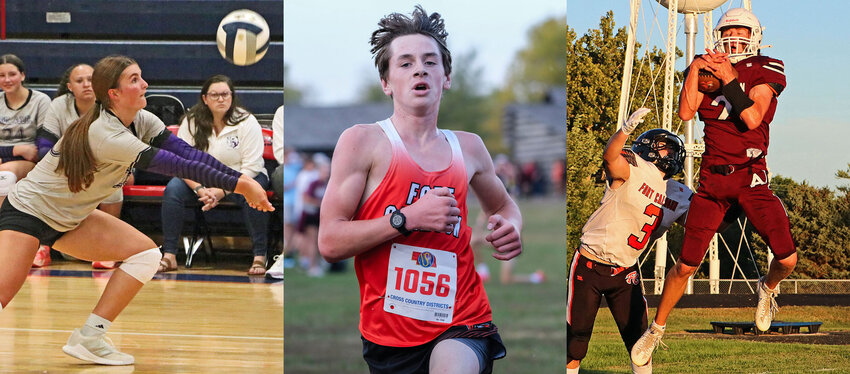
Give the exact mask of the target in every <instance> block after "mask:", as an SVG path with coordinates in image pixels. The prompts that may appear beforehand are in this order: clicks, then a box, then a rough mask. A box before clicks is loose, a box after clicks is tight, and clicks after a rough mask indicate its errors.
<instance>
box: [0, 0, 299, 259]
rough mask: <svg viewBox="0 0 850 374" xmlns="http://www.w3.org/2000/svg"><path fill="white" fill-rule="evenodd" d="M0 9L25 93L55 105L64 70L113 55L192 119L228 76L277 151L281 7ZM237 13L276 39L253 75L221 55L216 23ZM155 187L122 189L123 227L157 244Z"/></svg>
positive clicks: (154, 4)
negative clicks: (217, 80)
mask: <svg viewBox="0 0 850 374" xmlns="http://www.w3.org/2000/svg"><path fill="white" fill-rule="evenodd" d="M0 7H3V9H0V54H5V53H12V54H15V55H17V56H18V57H20V58H21V59H22V60H23V61H24V63H25V64H26V80H25V81H24V85H26V86H27V87H29V88H32V89H36V90H39V91H42V92H44V93H46V94H47V95H49V96H50V97H53V95H54V93H55V91H56V88H57V84H58V82H59V80H60V78H61V76H62V74H63V72H64V71H65V69H67V67H69V66H71V65H73V64H75V63H80V62H84V63H88V64H90V65H94V64H95V63H96V62H97V61H98V60H99V59H100V58H102V57H105V56H107V55H112V54H122V55H127V56H129V57H132V58H133V59H135V60H136V61H137V62H138V63H139V66H140V67H141V69H142V77H143V78H144V79H145V80H146V81H147V82H148V84H149V87H148V92H147V93H148V95H157V94H163V95H171V96H173V97H175V98H177V99H178V100H179V101H180V102H181V104H182V106H184V107H185V108H186V109H188V108H189V107H191V106H192V105H194V104H195V103H196V102H197V101H198V100H200V98H199V93H200V89H201V85H202V84H203V82H204V80H206V79H207V78H209V77H210V76H212V75H215V74H224V75H227V76H229V77H230V78H231V79H233V82H234V85H235V87H236V95H237V97H238V99H239V103H240V105H241V106H243V107H245V108H247V109H248V110H250V111H251V112H252V113H254V115H255V116H256V117H257V118H258V120H259V121H260V124H261V125H262V126H263V127H264V138H266V139H264V140H265V141H266V145H267V148H269V149H270V148H271V146H270V144H271V127H270V124H271V118H272V116H273V114H274V111H275V110H276V109H277V108H278V107H279V106H280V105H282V104H283V1H280V0H256V1H255V0H250V1H247V0H204V1H199V0H110V1H103V0H74V1H57V0H4V1H3V2H0ZM237 9H251V10H253V11H255V12H257V13H260V14H261V15H262V16H263V18H265V20H266V22H267V23H268V25H269V29H270V43H269V48H268V51H267V52H266V55H265V56H264V57H263V59H262V60H260V61H259V62H257V63H255V64H253V65H249V66H236V65H233V64H231V63H229V62H227V61H226V60H225V59H223V58H222V57H221V55H220V54H219V51H218V48H217V45H216V40H215V33H216V29H217V27H218V24H219V22H220V21H221V19H222V18H223V17H224V16H225V15H227V14H228V13H230V12H231V11H233V10H237ZM149 105H150V103H149ZM161 118H163V121H164V122H166V125H177V124H178V123H176V122H175V121H174V120H173V117H168V118H170V119H168V120H167V119H166V117H161ZM269 152H270V151H269ZM269 156H270V154H269ZM274 166H276V161H274V160H273V157H271V160H270V161H269V160H268V158H267V168H271V170H273V168H274ZM271 170H269V171H271ZM148 177H149V176H148ZM148 177H141V178H138V181H140V182H143V183H142V184H138V185H136V186H127V187H125V205H124V209H123V211H122V219H125V220H127V221H128V222H130V223H131V224H133V225H134V226H136V227H137V228H138V229H139V230H141V231H142V232H145V233H146V234H149V235H150V234H154V235H155V234H157V233H159V232H161V226H160V223H159V221H160V217H159V206H158V204H159V202H160V201H161V197H162V189H164V184H165V183H167V180H168V179H167V178H165V177H162V178H160V179H159V181H156V178H153V179H154V181H155V183H151V181H150V179H149V178H148ZM146 178H148V180H146ZM128 189H129V190H128ZM278 205H279V204H278ZM217 209H219V208H216V209H214V210H217ZM224 210H225V209H222V211H224ZM279 214H282V213H281V210H280V209H278V212H275V214H273V218H272V219H271V220H270V229H271V230H270V232H269V243H270V248H274V247H273V246H274V245H275V244H276V242H275V240H279V238H280V237H282V234H281V232H280V231H281V230H282V223H281V220H280V218H279V217H278V215H279ZM224 215H225V221H226V220H227V219H230V220H231V221H232V222H231V223H230V225H229V226H238V227H242V224H241V223H240V222H239V221H240V220H241V215H239V214H237V215H233V214H232V212H231V214H224ZM186 227H188V228H189V229H190V230H193V231H192V232H190V233H188V234H189V236H190V237H191V238H192V240H194V241H195V242H196V243H194V244H197V243H200V241H199V240H200V239H201V236H202V235H204V233H203V232H202V231H203V230H206V231H205V233H206V236H207V238H208V237H209V235H210V233H213V234H218V233H219V232H218V231H215V230H213V229H211V228H210V227H211V226H205V227H201V226H198V225H193V224H192V223H187V224H186ZM218 227H221V226H218ZM231 231H232V230H231ZM243 231H244V229H243ZM227 234H228V235H230V234H238V233H233V232H227ZM246 235H247V232H246ZM194 244H193V245H194ZM207 244H210V243H209V240H207ZM196 249H197V246H196ZM207 250H208V251H209V250H210V248H209V247H208V248H207Z"/></svg>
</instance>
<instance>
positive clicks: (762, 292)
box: [756, 277, 779, 331]
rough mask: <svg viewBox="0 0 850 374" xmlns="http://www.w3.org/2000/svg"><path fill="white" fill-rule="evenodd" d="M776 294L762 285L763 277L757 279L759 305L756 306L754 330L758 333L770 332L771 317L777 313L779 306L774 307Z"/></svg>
mask: <svg viewBox="0 0 850 374" xmlns="http://www.w3.org/2000/svg"><path fill="white" fill-rule="evenodd" d="M777 293H778V292H777V291H776V290H770V289H768V288H767V286H766V285H765V284H764V277H761V278H759V283H758V294H759V303H758V305H757V306H756V328H757V329H759V331H767V330H770V323H771V322H773V317H774V316H775V315H776V312H778V311H779V306H778V305H776V294H777Z"/></svg>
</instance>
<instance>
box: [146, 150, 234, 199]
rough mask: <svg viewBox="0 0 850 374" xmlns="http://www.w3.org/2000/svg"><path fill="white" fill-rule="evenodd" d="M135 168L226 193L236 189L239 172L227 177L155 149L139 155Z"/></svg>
mask: <svg viewBox="0 0 850 374" xmlns="http://www.w3.org/2000/svg"><path fill="white" fill-rule="evenodd" d="M136 167H138V168H140V169H144V170H147V171H152V172H155V173H160V174H165V175H171V176H175V177H180V178H187V179H191V180H193V181H196V182H198V183H201V184H203V185H204V186H210V187H218V188H221V189H223V190H226V191H233V190H235V189H236V182H237V181H238V180H239V176H240V175H242V174H241V173H239V172H235V173H236V175H229V174H225V173H222V172H221V171H218V170H216V169H214V168H212V167H211V166H209V165H207V164H205V163H203V162H200V161H194V160H187V159H185V158H182V157H180V156H178V155H176V154H174V153H171V152H169V151H167V150H164V149H159V148H156V147H150V148H148V149H146V150H145V151H142V153H140V154H139V158H138V162H136Z"/></svg>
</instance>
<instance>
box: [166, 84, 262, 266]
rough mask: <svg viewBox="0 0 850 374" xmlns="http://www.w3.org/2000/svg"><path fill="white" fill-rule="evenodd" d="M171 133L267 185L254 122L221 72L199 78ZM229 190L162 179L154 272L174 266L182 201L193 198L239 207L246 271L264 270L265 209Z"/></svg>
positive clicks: (203, 202)
mask: <svg viewBox="0 0 850 374" xmlns="http://www.w3.org/2000/svg"><path fill="white" fill-rule="evenodd" d="M177 136H178V137H179V138H181V139H183V140H185V141H186V142H187V143H189V144H190V145H192V146H193V147H195V148H197V149H199V150H201V151H204V152H207V153H209V154H210V155H211V156H213V157H215V158H216V159H217V160H219V161H220V162H221V163H223V164H225V165H227V166H229V167H230V168H233V169H235V170H238V171H239V172H241V173H242V174H244V175H246V176H248V177H251V178H253V179H254V180H255V181H257V182H258V183H259V184H260V185H261V186H263V188H266V189H268V187H269V178H268V176H267V175H266V170H265V166H264V162H263V134H262V129H261V128H260V123H259V122H257V119H256V118H254V115H252V114H251V113H249V112H248V111H247V110H246V109H245V108H242V107H240V106H239V103H238V100H237V99H236V96H235V92H234V89H233V81H232V80H230V78H228V77H227V76H224V75H214V76H212V77H210V78H209V79H207V80H206V82H204V85H203V87H202V88H201V95H200V100H199V101H198V103H197V104H195V106H193V107H192V108H190V109H189V111H188V112H187V113H186V115H185V116H184V118H183V120H182V121H181V124H180V130H178V132H177ZM231 192H232V191H225V190H222V189H221V188H215V187H208V186H204V185H203V184H201V183H198V182H197V181H194V180H191V179H186V178H183V179H181V178H173V179H171V181H170V182H168V185H167V186H166V187H165V192H164V193H163V201H162V231H163V244H162V250H163V252H164V255H163V258H162V264H161V265H160V268H159V272H166V271H173V270H176V269H177V244H178V239H179V238H180V233H181V232H182V231H183V218H184V212H185V209H183V207H184V205H185V204H186V202H188V201H191V200H195V199H197V200H198V201H199V202H200V204H199V205H202V206H201V210H203V211H209V210H210V209H213V208H215V207H216V206H217V205H218V203H219V202H220V201H222V199H225V200H228V201H231V202H234V203H236V204H238V205H240V206H241V207H242V215H243V220H244V222H245V226H246V227H247V229H248V232H249V234H250V235H251V242H252V246H253V250H254V261H253V263H252V264H251V267H250V268H249V269H248V275H263V274H265V273H266V246H267V245H266V243H267V241H268V221H269V213H268V212H261V211H258V210H255V209H251V207H250V206H248V204H247V203H246V202H245V198H243V197H242V196H241V195H235V194H232V193H231Z"/></svg>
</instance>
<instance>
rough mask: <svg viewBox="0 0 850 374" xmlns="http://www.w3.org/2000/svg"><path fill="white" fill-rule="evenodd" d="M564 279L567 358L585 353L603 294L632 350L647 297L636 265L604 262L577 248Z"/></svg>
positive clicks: (644, 316)
mask: <svg viewBox="0 0 850 374" xmlns="http://www.w3.org/2000/svg"><path fill="white" fill-rule="evenodd" d="M567 283H568V284H567V362H569V361H572V360H581V359H583V358H584V356H585V355H586V354H587V345H588V343H589V342H590V335H591V333H593V322H594V320H596V312H597V311H598V310H599V303H600V302H601V301H602V296H605V301H606V302H607V303H608V309H610V310H611V314H612V315H613V316H614V321H615V322H617V328H618V329H619V330H620V336H621V337H622V338H623V343H625V344H626V351H627V352H629V351H631V349H632V346H633V345H635V343H636V342H637V341H638V339H640V336H641V335H642V334H643V332H644V331H645V330H646V327H647V310H646V299H645V298H644V297H643V291H642V290H641V287H640V272H639V271H638V267H637V265H634V266H632V267H629V268H623V267H612V266H609V265H603V264H600V263H597V262H593V261H591V260H588V259H587V258H586V257H584V256H582V255H581V254H580V253H579V251H578V250H576V253H575V256H574V257H573V262H572V264H571V266H570V274H569V278H568V281H567Z"/></svg>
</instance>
